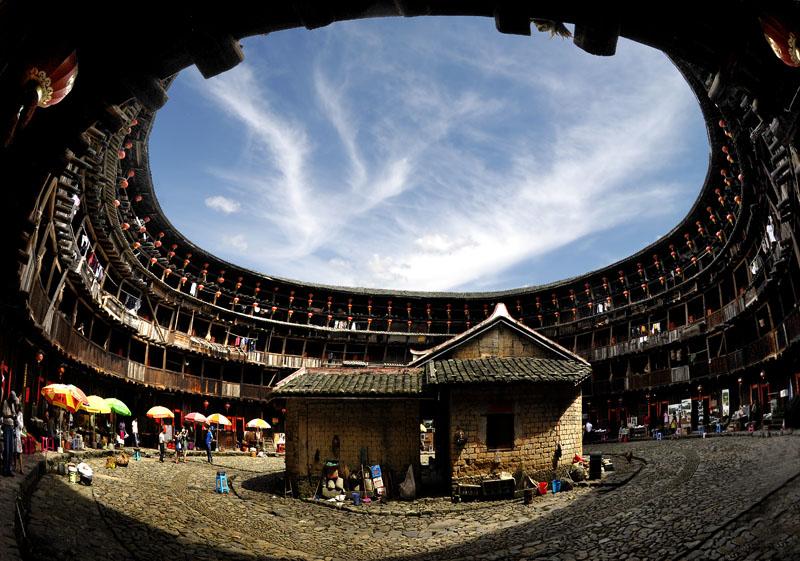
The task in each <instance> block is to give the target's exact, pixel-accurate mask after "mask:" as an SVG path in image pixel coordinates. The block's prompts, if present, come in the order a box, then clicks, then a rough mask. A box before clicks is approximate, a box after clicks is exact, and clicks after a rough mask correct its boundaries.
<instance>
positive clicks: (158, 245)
mask: <svg viewBox="0 0 800 561" xmlns="http://www.w3.org/2000/svg"><path fill="white" fill-rule="evenodd" d="M153 245H154V246H156V247H161V240H156V241H155V242H153Z"/></svg>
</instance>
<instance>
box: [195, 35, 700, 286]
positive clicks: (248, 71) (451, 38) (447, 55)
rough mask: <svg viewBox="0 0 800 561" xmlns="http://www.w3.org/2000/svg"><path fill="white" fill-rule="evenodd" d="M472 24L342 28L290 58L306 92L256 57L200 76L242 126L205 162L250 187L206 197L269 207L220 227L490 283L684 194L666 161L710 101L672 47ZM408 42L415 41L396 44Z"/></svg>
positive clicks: (285, 255) (362, 276) (362, 265)
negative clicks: (584, 41)
mask: <svg viewBox="0 0 800 561" xmlns="http://www.w3.org/2000/svg"><path fill="white" fill-rule="evenodd" d="M357 24H358V23H357V22H353V23H352V24H348V25H354V26H355V25H357ZM354 29H355V28H354ZM469 30H470V33H459V32H458V30H452V29H450V28H444V29H443V30H442V33H441V37H440V36H439V35H437V34H436V33H431V31H430V29H426V30H425V32H424V34H422V35H421V36H419V37H416V36H414V35H413V33H412V32H409V33H405V34H402V35H399V36H398V37H393V36H391V35H389V34H385V33H383V34H375V33H372V32H371V31H369V30H366V31H364V32H359V31H356V32H352V33H351V32H347V31H345V32H343V33H341V34H339V35H336V34H335V32H334V31H331V32H330V33H331V34H330V35H328V36H326V37H325V41H326V48H325V49H319V50H318V51H316V52H315V54H314V55H313V56H312V57H311V59H310V60H309V61H306V62H305V63H304V64H305V67H304V68H294V67H290V68H289V69H288V70H287V71H286V72H285V75H294V76H298V77H299V78H298V80H297V83H293V86H292V88H293V91H294V90H297V91H302V92H304V93H302V94H298V93H297V91H295V97H297V99H296V100H295V99H292V97H291V96H289V98H288V99H287V97H286V96H287V94H286V90H285V89H282V88H281V87H280V86H281V83H280V81H278V84H270V83H269V82H264V81H260V80H259V79H258V76H259V73H260V72H262V71H263V69H261V68H257V67H256V65H255V64H254V63H249V62H248V63H245V64H242V65H240V66H239V67H237V68H236V69H234V70H233V71H231V72H229V73H226V74H224V75H223V76H221V77H218V78H215V79H212V80H210V81H208V82H201V81H200V80H195V82H193V85H194V87H195V88H196V89H197V90H199V91H201V92H203V94H204V95H205V97H206V98H207V99H208V100H209V101H210V102H211V103H212V104H213V105H214V106H216V107H218V108H219V109H221V110H222V111H224V112H225V114H226V115H227V116H228V117H229V118H230V120H231V122H232V123H235V126H236V127H240V129H241V132H242V133H243V138H245V139H246V142H245V143H243V146H242V150H241V152H240V154H239V158H238V160H237V161H236V162H235V163H229V164H225V163H221V162H215V163H210V164H209V166H208V168H207V169H208V170H209V173H211V174H212V175H213V176H214V177H216V178H217V179H218V180H222V181H225V182H226V183H228V184H231V185H235V186H236V189H237V193H240V196H241V197H242V199H243V200H242V201H234V200H232V199H228V198H225V197H221V196H216V197H209V198H208V199H206V205H207V206H208V207H209V208H212V209H215V210H219V211H221V212H226V213H232V212H236V211H238V212H239V213H240V214H247V215H248V216H250V217H252V218H254V219H255V218H258V221H257V223H258V225H257V226H256V225H251V230H252V231H250V230H248V231H247V236H245V235H244V234H241V233H240V234H236V235H226V236H225V238H224V240H225V244H226V245H227V246H229V247H230V248H232V249H234V250H235V251H236V252H237V253H239V254H241V253H244V252H245V250H247V256H246V261H242V259H238V261H239V262H242V263H243V264H245V265H248V266H251V267H255V268H257V269H260V270H262V271H264V272H268V273H271V274H276V275H281V276H288V277H294V278H300V279H302V280H311V281H317V282H323V283H326V284H345V285H357V286H377V287H386V288H402V289H415V290H441V289H454V288H459V289H463V288H468V287H471V286H480V287H484V286H485V285H486V283H489V282H495V279H498V278H502V271H504V270H507V269H509V268H511V267H515V266H519V265H520V264H521V263H526V262H531V263H534V262H535V261H536V259H537V258H540V257H542V256H544V255H547V254H548V253H550V252H553V251H556V250H559V249H560V248H565V247H568V246H569V244H570V243H573V242H575V241H577V240H581V239H584V238H586V237H587V236H591V235H598V234H600V235H602V232H604V231H606V230H608V229H609V228H613V227H617V226H620V225H624V224H629V223H633V222H634V221H646V220H648V219H650V218H653V217H657V216H661V215H662V214H663V213H667V212H670V211H672V210H673V209H674V208H675V205H676V204H677V205H680V206H681V207H683V208H688V205H686V204H685V201H682V200H677V201H676V200H675V197H674V193H675V192H677V191H681V190H683V191H681V192H686V186H684V185H680V184H679V183H678V182H676V181H675V180H674V179H671V173H670V172H671V166H673V165H674V163H675V162H676V161H678V160H679V159H680V158H684V157H685V154H683V153H682V150H683V148H682V146H683V143H682V138H683V136H684V135H685V134H686V131H687V130H688V128H689V125H690V124H691V122H692V119H697V118H698V115H699V111H698V110H697V108H696V102H695V101H694V99H693V97H692V94H691V92H690V91H689V88H688V86H687V85H686V84H685V83H684V82H683V80H682V78H681V77H680V76H679V75H678V74H677V72H676V71H674V69H672V68H671V65H670V63H669V62H668V61H667V60H666V59H665V58H664V57H663V55H661V54H659V53H656V52H653V51H649V50H647V49H645V48H637V49H634V48H631V46H630V45H627V44H624V43H622V44H621V45H620V49H619V53H618V54H617V56H616V57H615V58H614V59H611V60H608V59H603V58H596V57H589V55H585V54H584V53H581V52H579V51H578V52H577V56H576V52H575V51H577V48H576V47H574V46H573V45H572V44H571V43H568V42H565V43H563V44H559V43H553V42H549V43H546V44H544V45H545V48H544V53H543V54H540V53H538V52H537V50H538V49H539V48H540V47H541V46H542V45H543V42H544V41H548V40H547V39H544V38H543V36H537V37H536V38H534V39H533V40H532V41H530V40H529V41H528V43H521V42H514V43H505V44H503V45H500V42H499V40H498V37H499V36H496V35H491V36H486V35H484V34H481V33H478V32H477V31H476V30H475V28H474V27H470V28H469ZM319 33H326V32H319ZM310 35H313V34H305V33H304V34H303V36H310ZM390 37H391V38H390ZM503 39H504V40H505V38H503ZM359 41H360V43H359ZM337 42H338V43H337ZM332 43H333V44H336V45H337V49H339V50H337V49H334V48H332V47H330V45H331V44H332ZM365 44H366V45H369V48H368V49H366V48H361V49H359V45H365ZM400 44H403V45H407V47H406V48H407V49H408V51H409V52H410V54H409V52H407V53H406V54H405V56H404V57H403V56H401V57H400V58H399V59H393V58H392V55H393V53H395V52H396V51H397V50H398V49H399V47H398V45H400ZM329 47H330V48H329ZM568 51H573V52H568ZM342 52H344V53H346V56H344V55H342V54H341V53H342ZM414 55H416V56H417V57H418V58H414ZM248 60H250V55H248ZM271 63H275V61H274V60H272V61H271ZM287 64H288V63H287ZM293 64H295V65H296V64H298V62H297V61H296V60H295V61H293ZM292 72H294V74H292ZM282 76H283V75H282ZM304 76H305V78H303V77H304ZM442 76H447V77H448V79H443V78H442ZM554 94H557V95H555V96H554ZM703 166H704V164H703ZM703 166H700V167H703ZM703 171H704V169H703ZM701 174H702V172H701ZM701 180H702V175H700V176H699V177H698V182H697V184H696V185H691V186H690V187H689V192H691V190H696V189H697V187H698V185H699V182H700V181H701ZM244 200H246V201H247V204H246V205H242V202H243V201H244ZM255 222H256V221H254V224H255ZM244 226H245V225H244V224H242V225H241V227H242V228H243V227H244ZM248 239H259V243H258V244H257V245H252V244H250V245H249V246H248V243H247V240H248ZM645 243H646V240H643V241H642V245H645ZM223 256H224V255H223ZM239 257H241V255H240V256H239ZM618 257H622V255H619V256H618ZM551 280H552V279H551Z"/></svg>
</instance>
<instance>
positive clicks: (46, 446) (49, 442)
mask: <svg viewBox="0 0 800 561" xmlns="http://www.w3.org/2000/svg"><path fill="white" fill-rule="evenodd" d="M55 449H56V446H55V443H54V442H53V439H52V437H48V436H43V437H42V451H43V452H47V451H48V450H55Z"/></svg>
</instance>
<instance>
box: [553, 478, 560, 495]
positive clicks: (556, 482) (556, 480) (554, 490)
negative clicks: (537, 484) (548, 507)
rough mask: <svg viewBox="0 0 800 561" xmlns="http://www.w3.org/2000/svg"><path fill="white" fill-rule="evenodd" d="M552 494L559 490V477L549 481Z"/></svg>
mask: <svg viewBox="0 0 800 561" xmlns="http://www.w3.org/2000/svg"><path fill="white" fill-rule="evenodd" d="M551 485H552V489H553V494H554V495H555V494H556V493H558V492H559V491H560V490H561V480H560V479H553V481H552V482H551Z"/></svg>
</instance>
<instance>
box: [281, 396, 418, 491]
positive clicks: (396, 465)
mask: <svg viewBox="0 0 800 561" xmlns="http://www.w3.org/2000/svg"><path fill="white" fill-rule="evenodd" d="M419 423H420V417H419V401H417V400H414V399H396V400H395V399H383V400H377V399H373V400H370V399H363V400H361V399H345V400H337V399H305V398H289V399H287V400H286V473H287V475H288V476H289V477H299V476H305V475H307V474H309V472H310V474H311V475H312V476H318V475H319V474H320V473H321V471H322V465H323V463H324V462H325V460H327V459H331V458H333V457H334V454H333V450H332V447H331V446H332V443H333V437H334V436H338V437H339V446H340V448H339V460H340V462H342V463H343V464H347V465H348V466H350V469H351V470H355V469H358V466H359V465H360V451H361V448H367V449H368V452H369V460H370V461H376V462H378V463H379V464H380V465H381V466H382V467H383V469H384V470H387V469H391V470H393V471H394V472H395V473H397V474H402V473H404V472H405V470H407V469H408V466H409V464H411V465H413V466H414V469H415V471H416V470H417V469H418V466H419ZM317 450H319V461H317V462H315V461H314V456H315V454H316V452H317Z"/></svg>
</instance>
